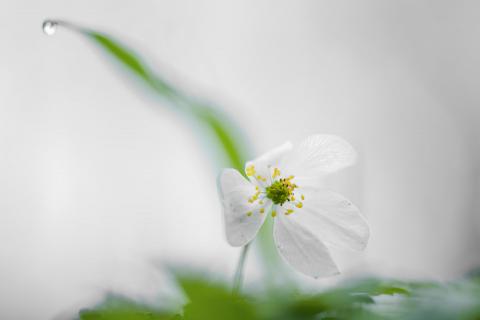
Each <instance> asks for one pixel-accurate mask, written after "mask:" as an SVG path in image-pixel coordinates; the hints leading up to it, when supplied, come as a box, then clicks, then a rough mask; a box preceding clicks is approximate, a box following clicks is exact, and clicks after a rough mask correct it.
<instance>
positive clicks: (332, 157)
mask: <svg viewBox="0 0 480 320" xmlns="http://www.w3.org/2000/svg"><path fill="white" fill-rule="evenodd" d="M355 161H356V152H355V150H354V149H353V147H352V146H351V145H350V144H349V143H348V142H346V141H345V140H343V139H342V138H340V137H338V136H334V135H325V134H317V135H312V136H309V137H308V138H306V139H305V140H304V141H303V142H302V143H300V144H299V145H298V146H296V147H295V148H294V149H293V150H292V152H290V153H289V154H288V156H287V157H285V159H284V163H283V165H284V167H285V168H286V170H287V171H288V174H293V175H295V177H297V176H298V177H306V178H309V177H313V176H318V175H324V174H328V173H332V172H335V171H338V170H340V169H342V168H345V167H347V166H351V165H352V164H354V163H355Z"/></svg>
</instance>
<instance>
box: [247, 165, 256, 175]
mask: <svg viewBox="0 0 480 320" xmlns="http://www.w3.org/2000/svg"><path fill="white" fill-rule="evenodd" d="M245 172H246V173H247V176H249V177H251V176H254V175H255V166H254V165H253V164H252V165H250V166H248V167H247V168H246V169H245Z"/></svg>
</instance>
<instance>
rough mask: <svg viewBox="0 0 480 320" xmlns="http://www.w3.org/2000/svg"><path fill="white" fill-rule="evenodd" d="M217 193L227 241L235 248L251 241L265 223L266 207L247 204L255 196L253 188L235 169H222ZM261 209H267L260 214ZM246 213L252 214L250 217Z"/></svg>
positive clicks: (266, 205) (267, 204) (267, 202)
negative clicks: (220, 203)
mask: <svg viewBox="0 0 480 320" xmlns="http://www.w3.org/2000/svg"><path fill="white" fill-rule="evenodd" d="M217 185H218V191H219V195H220V200H221V202H222V209H223V213H224V217H225V231H226V235H227V241H228V243H229V244H230V245H232V246H235V247H240V246H244V245H246V244H247V243H249V242H250V241H252V240H253V239H254V238H255V236H256V235H257V233H258V230H259V229H260V227H261V226H262V224H263V222H264V221H265V216H266V215H267V212H268V210H267V209H268V206H269V205H271V202H269V201H266V202H265V204H264V205H263V206H261V205H260V204H259V202H258V201H256V202H255V203H253V204H252V203H249V202H248V199H249V198H250V197H251V196H252V195H253V194H255V191H256V190H255V186H254V185H253V184H252V183H250V182H249V181H248V180H247V179H245V178H244V177H243V176H242V175H241V174H240V173H239V172H238V171H237V170H235V169H224V170H223V171H222V172H221V173H220V175H219V176H218V183H217ZM261 207H267V208H266V209H265V213H262V214H260V213H259V210H260V208H261ZM248 212H252V214H251V215H250V216H248V215H247V213H248Z"/></svg>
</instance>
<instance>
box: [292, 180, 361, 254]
mask: <svg viewBox="0 0 480 320" xmlns="http://www.w3.org/2000/svg"><path fill="white" fill-rule="evenodd" d="M299 192H302V190H299ZM304 194H305V200H304V201H303V208H302V209H299V210H296V211H295V214H292V215H290V216H289V217H291V218H292V219H294V220H295V221H297V222H298V223H299V224H301V225H302V226H304V227H305V228H307V229H309V230H310V231H311V232H313V233H314V234H316V235H318V237H319V238H320V239H322V241H324V242H325V243H327V244H333V245H337V246H339V247H346V248H350V249H354V250H363V249H365V246H366V245H367V242H368V238H369V236H370V230H369V227H368V224H367V222H366V220H365V218H364V217H363V216H362V214H361V213H360V211H359V210H358V208H357V207H355V206H354V205H353V204H352V203H351V202H350V201H348V200H347V199H346V198H344V197H343V196H341V195H339V194H337V193H334V192H332V191H329V190H325V189H317V190H314V191H309V192H305V193H304Z"/></svg>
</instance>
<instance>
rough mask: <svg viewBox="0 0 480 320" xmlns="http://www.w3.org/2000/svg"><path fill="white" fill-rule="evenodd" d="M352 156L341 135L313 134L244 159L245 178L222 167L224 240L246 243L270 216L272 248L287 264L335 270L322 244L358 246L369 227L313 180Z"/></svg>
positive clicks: (321, 272)
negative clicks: (253, 157) (293, 143)
mask: <svg viewBox="0 0 480 320" xmlns="http://www.w3.org/2000/svg"><path fill="white" fill-rule="evenodd" d="M355 160H356V153H355V150H354V149H353V148H352V147H351V146H350V145H349V144H348V143H347V142H346V141H344V140H343V139H341V138H339V137H337V136H333V135H313V136H310V137H308V138H307V139H305V140H304V141H303V142H302V143H301V144H299V145H298V146H295V147H294V146H293V145H292V144H291V143H290V142H287V143H285V144H283V145H281V146H280V147H277V148H275V149H273V150H272V151H270V152H268V153H266V154H264V155H263V156H261V157H259V158H257V159H255V160H252V161H249V162H247V164H246V166H245V172H246V175H247V176H248V178H249V180H247V179H245V178H244V177H243V176H242V175H241V174H240V173H239V172H238V171H237V170H235V169H224V170H223V171H222V172H221V173H220V175H219V178H218V189H219V194H220V199H221V202H222V207H223V212H224V216H225V226H226V234H227V240H228V242H229V243H230V244H231V245H232V246H244V245H246V244H247V243H249V242H250V241H252V240H253V239H254V238H255V236H256V234H257V232H258V230H259V229H260V227H261V226H262V224H263V223H264V221H265V219H266V217H267V216H268V215H271V216H272V217H273V218H274V228H273V236H274V240H275V243H276V246H277V249H278V251H279V252H280V254H281V256H283V258H284V259H285V260H286V261H287V262H288V263H289V264H290V265H291V266H292V267H293V268H295V269H297V270H298V271H300V272H302V273H304V274H306V275H309V276H312V277H315V278H317V277H325V276H330V275H334V274H338V273H339V270H338V268H337V266H336V264H335V262H334V261H333V259H332V257H331V256H330V252H329V249H328V247H330V246H332V245H333V246H335V245H337V246H342V247H348V248H352V249H355V250H362V249H364V248H365V246H366V244H367V241H368V237H369V228H368V225H367V223H366V221H365V219H364V218H363V217H362V215H361V214H360V212H359V210H358V209H357V208H356V207H355V206H354V205H353V204H352V203H351V202H350V201H348V200H347V199H345V198H344V197H343V196H341V195H339V194H336V193H334V192H332V191H329V190H327V189H325V188H322V187H321V186H320V185H319V181H320V180H321V178H322V177H323V176H325V175H327V174H329V173H332V172H335V171H338V170H340V169H342V168H345V167H347V166H350V165H352V164H353V163H354V162H355Z"/></svg>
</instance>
